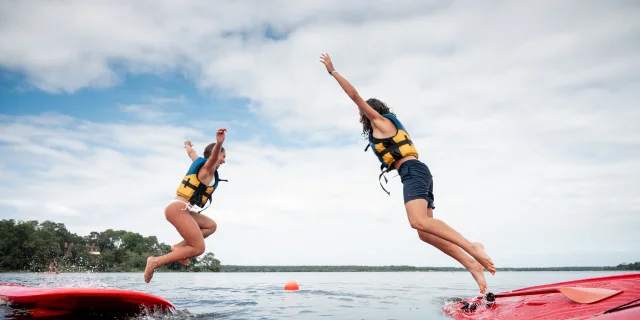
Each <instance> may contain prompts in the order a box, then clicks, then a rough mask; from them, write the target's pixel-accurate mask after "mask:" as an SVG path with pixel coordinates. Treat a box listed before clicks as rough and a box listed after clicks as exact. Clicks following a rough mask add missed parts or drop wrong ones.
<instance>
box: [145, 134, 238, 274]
mask: <svg viewBox="0 0 640 320" xmlns="http://www.w3.org/2000/svg"><path fill="white" fill-rule="evenodd" d="M226 131H227V129H224V128H222V129H218V132H217V133H216V142H215V143H211V144H209V145H208V146H207V147H206V148H205V149H204V157H198V154H197V153H196V151H195V150H193V148H192V145H191V142H189V141H185V143H184V147H185V148H186V150H187V154H188V155H189V157H190V158H191V160H192V163H191V166H190V167H189V170H187V174H186V175H185V177H184V178H183V179H182V182H181V183H180V185H179V186H178V190H177V191H176V197H175V198H174V199H173V200H171V202H169V204H168V205H167V207H166V208H165V209H164V215H165V217H166V218H167V220H168V221H169V222H170V223H171V224H172V225H173V226H174V227H175V228H176V230H178V232H179V233H180V235H181V236H182V238H183V239H184V240H182V241H181V242H179V243H177V244H174V245H173V246H171V252H170V253H168V254H165V255H163V256H160V257H153V256H151V257H149V258H147V267H146V268H145V270H144V281H145V282H147V283H149V281H151V278H152V277H153V272H154V270H155V269H156V268H158V267H161V266H163V265H165V264H167V263H171V262H176V261H178V262H180V263H182V264H183V265H185V266H187V265H189V264H190V262H189V260H188V259H189V258H193V257H197V256H199V255H201V254H203V253H204V249H205V246H204V239H205V238H206V237H208V236H210V235H211V234H213V233H214V232H215V231H216V228H217V225H216V223H215V221H213V220H211V219H210V218H209V217H207V216H205V215H202V214H200V212H202V211H204V210H205V209H206V208H207V207H208V206H207V207H204V208H203V206H204V205H205V204H207V202H209V204H211V195H212V194H213V192H214V191H215V190H216V188H217V187H218V182H219V181H226V180H221V179H220V178H219V177H218V168H220V165H222V164H223V163H224V162H225V158H226V152H225V151H224V148H223V147H222V143H223V142H224V138H225V132H226Z"/></svg>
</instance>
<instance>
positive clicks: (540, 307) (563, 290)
mask: <svg viewBox="0 0 640 320" xmlns="http://www.w3.org/2000/svg"><path fill="white" fill-rule="evenodd" d="M575 292H578V293H580V294H579V295H577V296H576V295H574V293H575ZM495 297H496V298H495V299H489V300H487V299H486V298H487V297H476V298H473V299H467V300H463V301H460V302H455V303H448V304H447V305H445V307H444V312H445V314H446V315H448V316H449V317H451V318H453V319H457V320H463V319H464V320H480V319H483V320H489V319H492V320H502V319H517V320H534V319H535V320H563V319H571V320H583V319H593V320H600V319H602V320H605V319H606V320H636V319H640V273H629V274H621V275H613V276H604V277H595V278H588V279H581V280H574V281H566V282H559V283H553V284H546V285H540V286H534V287H528V288H522V289H518V290H513V291H507V292H501V293H498V294H496V295H495ZM491 300H493V301H491ZM580 300H583V301H580Z"/></svg>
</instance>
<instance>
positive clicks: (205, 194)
mask: <svg viewBox="0 0 640 320" xmlns="http://www.w3.org/2000/svg"><path fill="white" fill-rule="evenodd" d="M206 162H207V159H205V158H203V157H198V159H196V160H195V161H193V163H191V166H190V167H189V170H187V173H186V174H185V176H184V178H182V182H181V183H180V185H179V186H178V190H177V191H176V194H177V195H179V196H182V197H185V198H187V199H189V203H190V204H192V205H196V206H198V207H200V208H202V207H203V206H204V205H205V204H206V203H207V202H209V205H211V195H212V194H213V192H214V191H215V190H216V188H217V187H218V182H219V181H227V180H222V179H220V178H219V176H218V170H216V171H214V173H213V179H214V180H213V185H212V186H208V185H206V184H204V183H202V182H201V181H200V180H199V179H198V171H199V170H200V168H201V167H202V166H203V165H204V164H205V163H206ZM207 207H208V206H207ZM204 209H206V208H203V209H202V210H200V211H199V212H202V211H204Z"/></svg>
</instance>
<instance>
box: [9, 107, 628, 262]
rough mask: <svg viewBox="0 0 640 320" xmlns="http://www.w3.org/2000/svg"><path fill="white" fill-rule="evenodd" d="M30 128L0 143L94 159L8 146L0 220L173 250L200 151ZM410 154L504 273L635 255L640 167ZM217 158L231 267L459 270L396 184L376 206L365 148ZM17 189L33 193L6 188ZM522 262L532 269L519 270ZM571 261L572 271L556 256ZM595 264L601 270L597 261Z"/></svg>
mask: <svg viewBox="0 0 640 320" xmlns="http://www.w3.org/2000/svg"><path fill="white" fill-rule="evenodd" d="M67 125H68V124H67ZM37 126H38V125H37V119H34V118H27V117H25V118H16V119H15V120H13V121H11V122H6V123H5V124H4V125H3V130H4V132H3V135H4V133H6V132H12V135H13V136H19V137H21V139H20V141H26V142H27V143H26V144H27V145H30V146H38V145H40V144H41V141H46V140H48V139H51V138H52V137H61V139H62V138H63V139H70V140H72V141H75V142H74V143H76V144H81V145H85V146H87V148H88V149H87V150H76V149H67V148H64V146H59V145H54V146H40V147H37V148H36V147H24V146H23V144H22V143H13V142H9V143H8V144H7V145H5V146H4V147H3V148H2V154H3V157H2V159H3V160H2V162H0V166H2V167H7V168H11V169H13V170H16V168H22V172H21V174H20V175H5V176H3V178H2V179H1V180H0V186H1V187H0V191H1V192H0V194H1V195H2V196H0V202H1V203H2V204H3V206H9V207H11V208H12V210H10V211H8V212H3V213H2V218H17V219H40V220H42V219H53V220H56V221H62V222H65V223H66V225H67V226H68V228H70V229H71V230H72V231H74V232H78V233H80V234H87V233H88V232H90V231H92V230H104V229H107V228H116V229H127V230H133V231H136V232H140V233H142V234H145V235H152V234H153V235H157V236H158V237H159V239H160V240H161V241H164V242H167V243H172V242H177V241H178V240H180V239H179V236H178V234H177V233H176V232H175V230H173V227H172V226H171V225H170V224H168V222H166V221H165V219H164V214H163V208H164V206H165V205H166V203H168V201H169V200H170V199H171V198H172V197H173V194H174V189H175V188H176V185H177V183H178V180H179V179H180V177H181V176H182V174H184V171H185V170H186V168H187V166H188V164H189V160H188V157H187V156H186V154H185V153H184V150H183V148H182V147H181V144H182V141H183V140H186V139H190V138H191V137H195V139H192V140H193V141H194V143H195V144H196V145H198V146H204V145H206V144H207V143H208V140H207V138H205V137H203V136H202V135H198V134H197V132H194V131H193V130H191V129H188V128H182V127H170V126H165V127H162V128H157V127H152V126H134V125H131V126H124V125H119V124H118V125H115V124H96V123H91V122H73V123H72V126H71V127H66V128H64V129H63V128H61V127H62V126H48V127H45V128H42V127H40V128H36V127H37ZM16 127H20V128H21V129H23V130H20V131H17V130H14V128H16ZM81 127H82V128H81ZM68 132H84V133H83V134H82V135H79V134H78V135H74V136H72V137H70V136H68ZM123 137H128V139H125V138H123ZM96 141H100V144H99V145H98V144H96V143H95V142H96ZM416 142H417V143H418V144H419V145H421V146H429V147H427V148H424V149H425V151H424V152H423V157H424V158H425V160H426V162H427V163H429V165H430V166H431V169H432V172H433V174H434V177H435V194H436V206H437V209H436V211H435V212H436V213H435V214H436V217H438V218H441V219H443V220H445V221H446V222H447V223H449V224H450V225H452V226H454V227H455V228H456V229H458V230H459V231H460V232H461V233H463V234H464V235H465V236H466V237H468V238H469V239H473V240H479V241H482V242H483V243H485V244H486V246H487V248H488V250H489V252H490V253H491V254H492V255H493V257H494V258H495V259H496V261H497V262H498V263H499V264H500V265H503V266H514V265H522V261H527V263H528V264H533V265H566V264H572V263H573V262H574V261H578V260H580V259H583V260H580V261H588V262H585V263H588V264H601V263H608V264H612V263H617V262H618V260H620V259H623V260H630V259H633V255H637V254H638V252H637V248H636V249H634V248H633V246H632V245H631V244H632V243H637V240H639V239H638V236H637V234H636V233H635V232H633V231H632V230H633V226H634V225H635V224H636V223H637V222H640V221H638V215H637V212H638V211H639V210H640V203H639V202H638V201H637V200H635V196H634V195H635V190H636V188H637V185H636V184H637V182H636V181H638V178H639V177H638V174H637V172H640V170H638V169H640V168H639V167H638V164H637V161H633V162H630V161H626V162H625V161H622V162H619V163H616V164H615V165H614V164H591V163H588V164H582V165H577V164H575V163H572V162H569V161H567V160H565V159H562V158H559V157H554V156H544V157H543V156H541V157H539V158H537V159H531V160H529V159H527V156H528V154H527V153H524V152H522V150H526V147H522V148H521V150H512V151H513V152H514V153H513V154H512V155H511V156H510V157H509V159H508V160H510V161H514V162H511V163H509V162H508V161H506V160H507V159H498V160H495V154H491V153H490V152H487V151H485V150H483V149H476V150H473V149H463V150H454V149H452V148H447V147H446V146H444V147H441V146H439V145H438V144H431V145H430V144H429V141H428V139H427V138H424V137H420V138H417V139H416ZM225 148H226V149H227V153H228V158H227V160H228V162H227V164H225V165H224V166H223V167H222V169H221V175H222V177H223V178H226V179H229V182H228V183H226V182H221V186H220V189H219V190H218V191H217V192H216V193H215V195H214V198H215V202H214V204H213V205H212V206H211V208H210V209H209V210H208V211H207V212H206V214H207V215H210V216H211V217H212V218H213V219H215V220H216V221H217V222H218V224H219V230H218V232H217V233H216V234H215V235H214V236H213V237H212V238H211V239H210V240H208V241H207V243H208V245H209V248H210V250H213V251H214V252H216V254H217V255H218V256H219V257H220V258H221V259H222V260H223V261H224V262H225V263H238V264H413V265H454V263H453V261H452V260H451V259H450V258H448V257H446V256H444V255H443V254H441V253H439V252H437V251H436V250H435V249H433V248H430V247H429V246H427V245H426V244H424V243H421V242H420V241H419V240H418V238H417V235H416V233H415V231H414V230H412V229H411V228H410V227H409V225H408V223H407V219H406V214H405V212H404V209H403V207H402V195H401V184H400V181H399V180H400V179H399V177H395V178H392V179H390V181H391V182H390V184H389V186H387V189H389V190H390V191H391V196H390V197H389V196H387V195H386V194H384V192H383V191H382V190H381V189H380V187H379V185H378V183H377V180H376V178H377V174H378V167H377V165H376V162H375V159H374V158H373V156H372V155H371V154H370V153H364V152H362V148H361V143H357V144H349V145H346V146H344V147H313V148H306V149H290V148H289V149H283V148H279V147H275V146H273V145H271V144H268V143H267V144H263V143H256V142H238V141H233V140H231V139H230V140H229V141H227V143H226V145H225ZM199 152H201V151H199ZM505 154H507V153H505ZM342 157H345V158H342ZM346 159H349V160H346ZM10 172H12V171H10ZM394 175H395V174H392V175H391V176H394ZM19 181H30V183H29V184H27V185H25V186H24V187H21V188H15V187H13V186H15V185H17V184H18V182H19ZM35 194H37V195H38V196H37V198H36V199H38V200H37V201H34V196H33V195H35ZM54 209H55V210H54ZM594 235H596V236H594ZM612 248H616V250H620V249H625V250H630V251H615V252H614V249H612ZM374 249H375V250H374ZM523 251H526V252H527V253H529V254H532V255H534V256H538V257H540V259H539V260H537V261H533V260H531V259H528V260H527V259H525V258H523V257H522V252H523ZM518 252H519V253H518ZM567 252H569V253H574V254H576V257H575V258H573V260H572V259H569V258H567V259H560V258H558V257H557V256H556V255H558V254H561V253H567ZM578 253H581V254H578ZM601 253H609V255H610V258H609V260H606V261H600V260H599V259H597V255H596V254H601ZM586 256H591V257H592V258H591V259H590V260H589V259H586V260H585V257H586ZM545 257H546V258H545ZM551 257H553V259H551ZM568 257H570V255H568ZM627 257H631V258H627ZM523 259H524V260H523ZM576 259H578V260H576ZM616 259H617V260H616Z"/></svg>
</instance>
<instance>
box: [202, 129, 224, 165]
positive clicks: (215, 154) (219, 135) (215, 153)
mask: <svg viewBox="0 0 640 320" xmlns="http://www.w3.org/2000/svg"><path fill="white" fill-rule="evenodd" d="M226 131H227V129H226V128H221V129H218V132H216V145H215V146H213V150H211V156H210V157H209V159H207V162H205V163H204V165H203V167H204V168H205V169H206V170H208V171H212V170H214V169H215V168H214V166H215V165H216V163H217V162H218V159H219V158H220V150H221V149H222V143H223V142H224V138H225V136H224V134H225V132H226Z"/></svg>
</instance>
